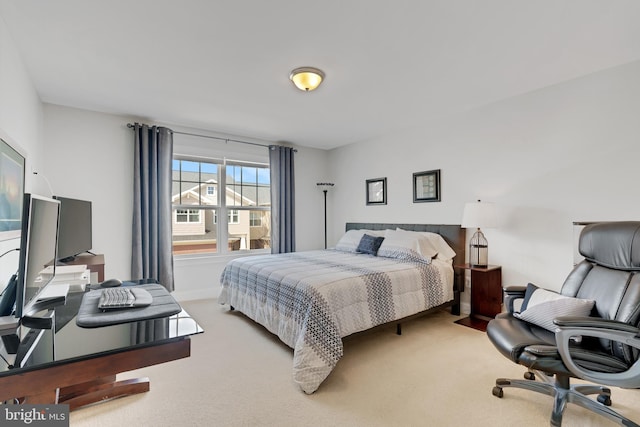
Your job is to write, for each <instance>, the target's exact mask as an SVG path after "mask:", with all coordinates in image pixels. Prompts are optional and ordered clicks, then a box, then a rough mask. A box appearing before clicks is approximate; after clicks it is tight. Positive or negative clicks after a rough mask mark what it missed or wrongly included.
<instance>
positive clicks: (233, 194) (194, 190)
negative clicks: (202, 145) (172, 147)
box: [172, 155, 271, 254]
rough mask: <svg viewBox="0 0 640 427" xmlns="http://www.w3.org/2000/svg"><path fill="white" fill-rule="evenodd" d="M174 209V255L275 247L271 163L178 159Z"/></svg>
mask: <svg viewBox="0 0 640 427" xmlns="http://www.w3.org/2000/svg"><path fill="white" fill-rule="evenodd" d="M172 205H173V253H174V254H194V253H218V254H224V253H229V252H233V251H241V250H257V249H268V248H270V247H271V188H270V176H269V166H268V165H267V164H261V163H250V162H242V161H229V160H219V159H203V158H189V157H187V156H177V155H176V156H174V159H173V191H172ZM222 218H224V219H226V221H220V219H222Z"/></svg>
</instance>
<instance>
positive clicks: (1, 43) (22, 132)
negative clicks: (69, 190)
mask: <svg viewBox="0 0 640 427" xmlns="http://www.w3.org/2000/svg"><path fill="white" fill-rule="evenodd" d="M0 138H2V139H4V140H5V141H6V142H7V143H9V144H10V145H11V146H12V147H13V148H15V149H16V150H18V151H19V152H20V153H21V154H22V155H23V156H25V157H26V165H25V169H26V172H25V189H26V191H28V192H36V193H42V192H43V191H44V190H45V189H46V187H44V186H43V183H41V182H38V180H34V179H33V178H34V176H33V174H32V173H31V171H32V170H38V169H39V168H40V167H41V166H42V162H43V156H42V105H41V103H40V99H39V97H38V95H37V93H36V91H35V88H34V87H33V84H32V83H31V80H30V79H29V77H28V75H27V73H26V71H25V68H24V64H23V62H22V58H21V57H20V54H19V52H18V51H17V49H16V47H15V44H14V43H13V40H12V38H11V36H10V34H9V32H8V30H7V28H6V25H5V23H4V21H3V20H2V19H1V18H0ZM43 194H46V193H43ZM19 246H20V240H19V239H10V240H5V241H0V254H2V253H4V252H5V251H7V250H10V249H13V248H17V247H19ZM17 269H18V253H17V252H11V253H9V254H8V255H6V256H4V257H3V258H1V259H0V290H2V289H4V287H5V286H6V284H7V282H8V281H9V278H10V277H11V275H12V274H13V273H15V272H16V271H17Z"/></svg>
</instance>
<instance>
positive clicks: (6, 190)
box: [0, 138, 24, 240]
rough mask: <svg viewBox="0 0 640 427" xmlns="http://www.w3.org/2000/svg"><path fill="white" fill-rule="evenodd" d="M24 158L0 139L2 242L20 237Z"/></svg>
mask: <svg viewBox="0 0 640 427" xmlns="http://www.w3.org/2000/svg"><path fill="white" fill-rule="evenodd" d="M23 194H24V157H23V156H22V155H21V154H20V153H18V152H17V151H16V150H14V149H13V148H12V147H11V146H10V145H9V144H7V143H6V142H5V141H4V139H2V138H0V240H8V239H13V238H16V237H18V236H20V227H21V221H22V197H23Z"/></svg>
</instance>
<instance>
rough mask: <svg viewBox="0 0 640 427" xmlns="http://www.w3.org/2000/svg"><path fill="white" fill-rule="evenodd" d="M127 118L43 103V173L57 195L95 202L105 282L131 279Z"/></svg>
mask: <svg viewBox="0 0 640 427" xmlns="http://www.w3.org/2000/svg"><path fill="white" fill-rule="evenodd" d="M129 121H130V120H129V119H128V118H126V117H123V116H116V115H110V114H102V113H95V112H91V111H86V110H79V109H75V108H68V107H61V106H57V105H51V104H44V140H45V148H44V152H45V155H46V158H47V163H46V164H45V166H44V174H45V175H46V177H47V178H48V180H49V182H50V184H51V189H52V190H53V193H54V194H55V195H58V196H63V197H71V198H76V199H82V200H91V201H92V215H93V236H92V237H93V249H92V252H93V253H98V254H104V256H105V278H112V277H115V278H119V279H123V280H124V279H127V278H129V277H130V274H131V224H132V216H133V152H134V150H133V148H134V147H133V132H132V131H131V129H129V128H127V123H128V122H129Z"/></svg>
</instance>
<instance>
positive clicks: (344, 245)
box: [335, 229, 385, 252]
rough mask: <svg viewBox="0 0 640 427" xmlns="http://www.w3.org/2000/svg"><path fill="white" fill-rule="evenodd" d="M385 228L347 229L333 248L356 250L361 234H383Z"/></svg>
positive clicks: (376, 235) (348, 250) (345, 250)
mask: <svg viewBox="0 0 640 427" xmlns="http://www.w3.org/2000/svg"><path fill="white" fill-rule="evenodd" d="M384 231H385V230H364V229H362V230H349V231H347V232H346V233H344V234H343V235H342V237H341V238H340V240H338V243H336V246H335V249H336V250H338V251H343V252H356V251H357V249H358V245H359V244H360V240H362V236H364V235H365V234H368V235H370V236H375V237H378V236H384Z"/></svg>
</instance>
